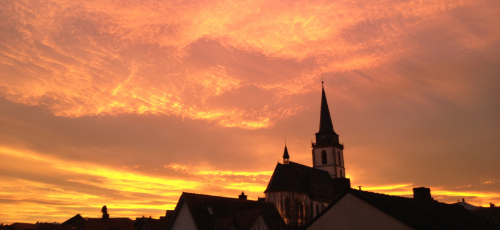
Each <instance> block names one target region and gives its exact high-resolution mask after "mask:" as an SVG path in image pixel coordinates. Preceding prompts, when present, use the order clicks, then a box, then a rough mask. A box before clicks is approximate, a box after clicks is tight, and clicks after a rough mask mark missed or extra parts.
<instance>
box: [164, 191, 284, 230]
mask: <svg viewBox="0 0 500 230" xmlns="http://www.w3.org/2000/svg"><path fill="white" fill-rule="evenodd" d="M183 203H185V204H186V205H187V207H188V208H189V211H190V213H191V215H192V216H193V219H194V221H195V224H196V226H197V227H198V229H199V230H213V229H220V230H225V229H228V228H229V227H230V226H231V225H235V226H236V227H237V228H238V229H239V230H245V229H250V228H251V227H252V226H253V224H254V223H255V220H256V219H257V218H258V217H259V216H262V218H263V219H264V221H265V222H266V224H268V226H269V227H270V229H283V228H284V226H285V223H284V222H283V219H281V216H280V214H279V213H278V210H276V207H275V206H274V204H272V203H269V202H261V201H251V200H241V199H235V198H228V197H219V196H210V195H202V194H194V193H182V196H181V198H180V199H179V202H178V203H177V207H176V213H177V211H178V208H180V207H181V206H182V204H183ZM208 208H210V211H209V210H208ZM210 212H211V213H210ZM175 221H176V214H174V217H173V218H172V220H171V222H170V225H172V224H173V223H174V222H175ZM169 227H170V226H169Z"/></svg>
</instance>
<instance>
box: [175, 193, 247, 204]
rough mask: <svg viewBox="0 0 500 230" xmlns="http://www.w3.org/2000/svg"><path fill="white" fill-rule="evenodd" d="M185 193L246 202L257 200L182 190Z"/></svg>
mask: <svg viewBox="0 0 500 230" xmlns="http://www.w3.org/2000/svg"><path fill="white" fill-rule="evenodd" d="M184 194H187V195H196V196H204V197H213V198H224V199H233V200H237V201H242V202H245V201H255V202H256V200H240V199H239V198H237V197H227V196H215V195H207V194H201V193H193V192H182V195H184Z"/></svg>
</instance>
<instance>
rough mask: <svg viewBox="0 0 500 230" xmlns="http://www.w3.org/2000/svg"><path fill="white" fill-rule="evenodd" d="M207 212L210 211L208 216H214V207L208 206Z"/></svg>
mask: <svg viewBox="0 0 500 230" xmlns="http://www.w3.org/2000/svg"><path fill="white" fill-rule="evenodd" d="M207 211H208V214H210V215H213V214H214V210H212V206H210V205H207Z"/></svg>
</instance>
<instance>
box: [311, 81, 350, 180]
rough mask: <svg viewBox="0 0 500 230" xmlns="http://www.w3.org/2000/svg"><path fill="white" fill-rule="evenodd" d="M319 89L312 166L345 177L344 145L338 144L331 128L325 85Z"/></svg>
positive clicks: (333, 175)
mask: <svg viewBox="0 0 500 230" xmlns="http://www.w3.org/2000/svg"><path fill="white" fill-rule="evenodd" d="M321 83H322V84H323V82H321ZM321 89H322V90H321V113H320V118H319V131H318V132H317V133H316V143H312V147H313V151H312V152H313V166H314V168H317V169H321V170H325V171H327V172H328V173H329V174H330V176H331V177H332V178H340V177H345V168H344V153H343V151H344V145H342V144H340V142H339V135H337V133H335V131H334V130H333V123H332V118H331V116H330V110H329V108H328V103H327V101H326V94H325V87H324V86H322V87H321Z"/></svg>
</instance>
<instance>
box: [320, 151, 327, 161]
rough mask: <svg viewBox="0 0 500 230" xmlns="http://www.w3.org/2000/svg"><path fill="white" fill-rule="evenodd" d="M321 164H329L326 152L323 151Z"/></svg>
mask: <svg viewBox="0 0 500 230" xmlns="http://www.w3.org/2000/svg"><path fill="white" fill-rule="evenodd" d="M321 163H322V164H326V163H328V162H327V157H326V151H325V150H323V151H321Z"/></svg>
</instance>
